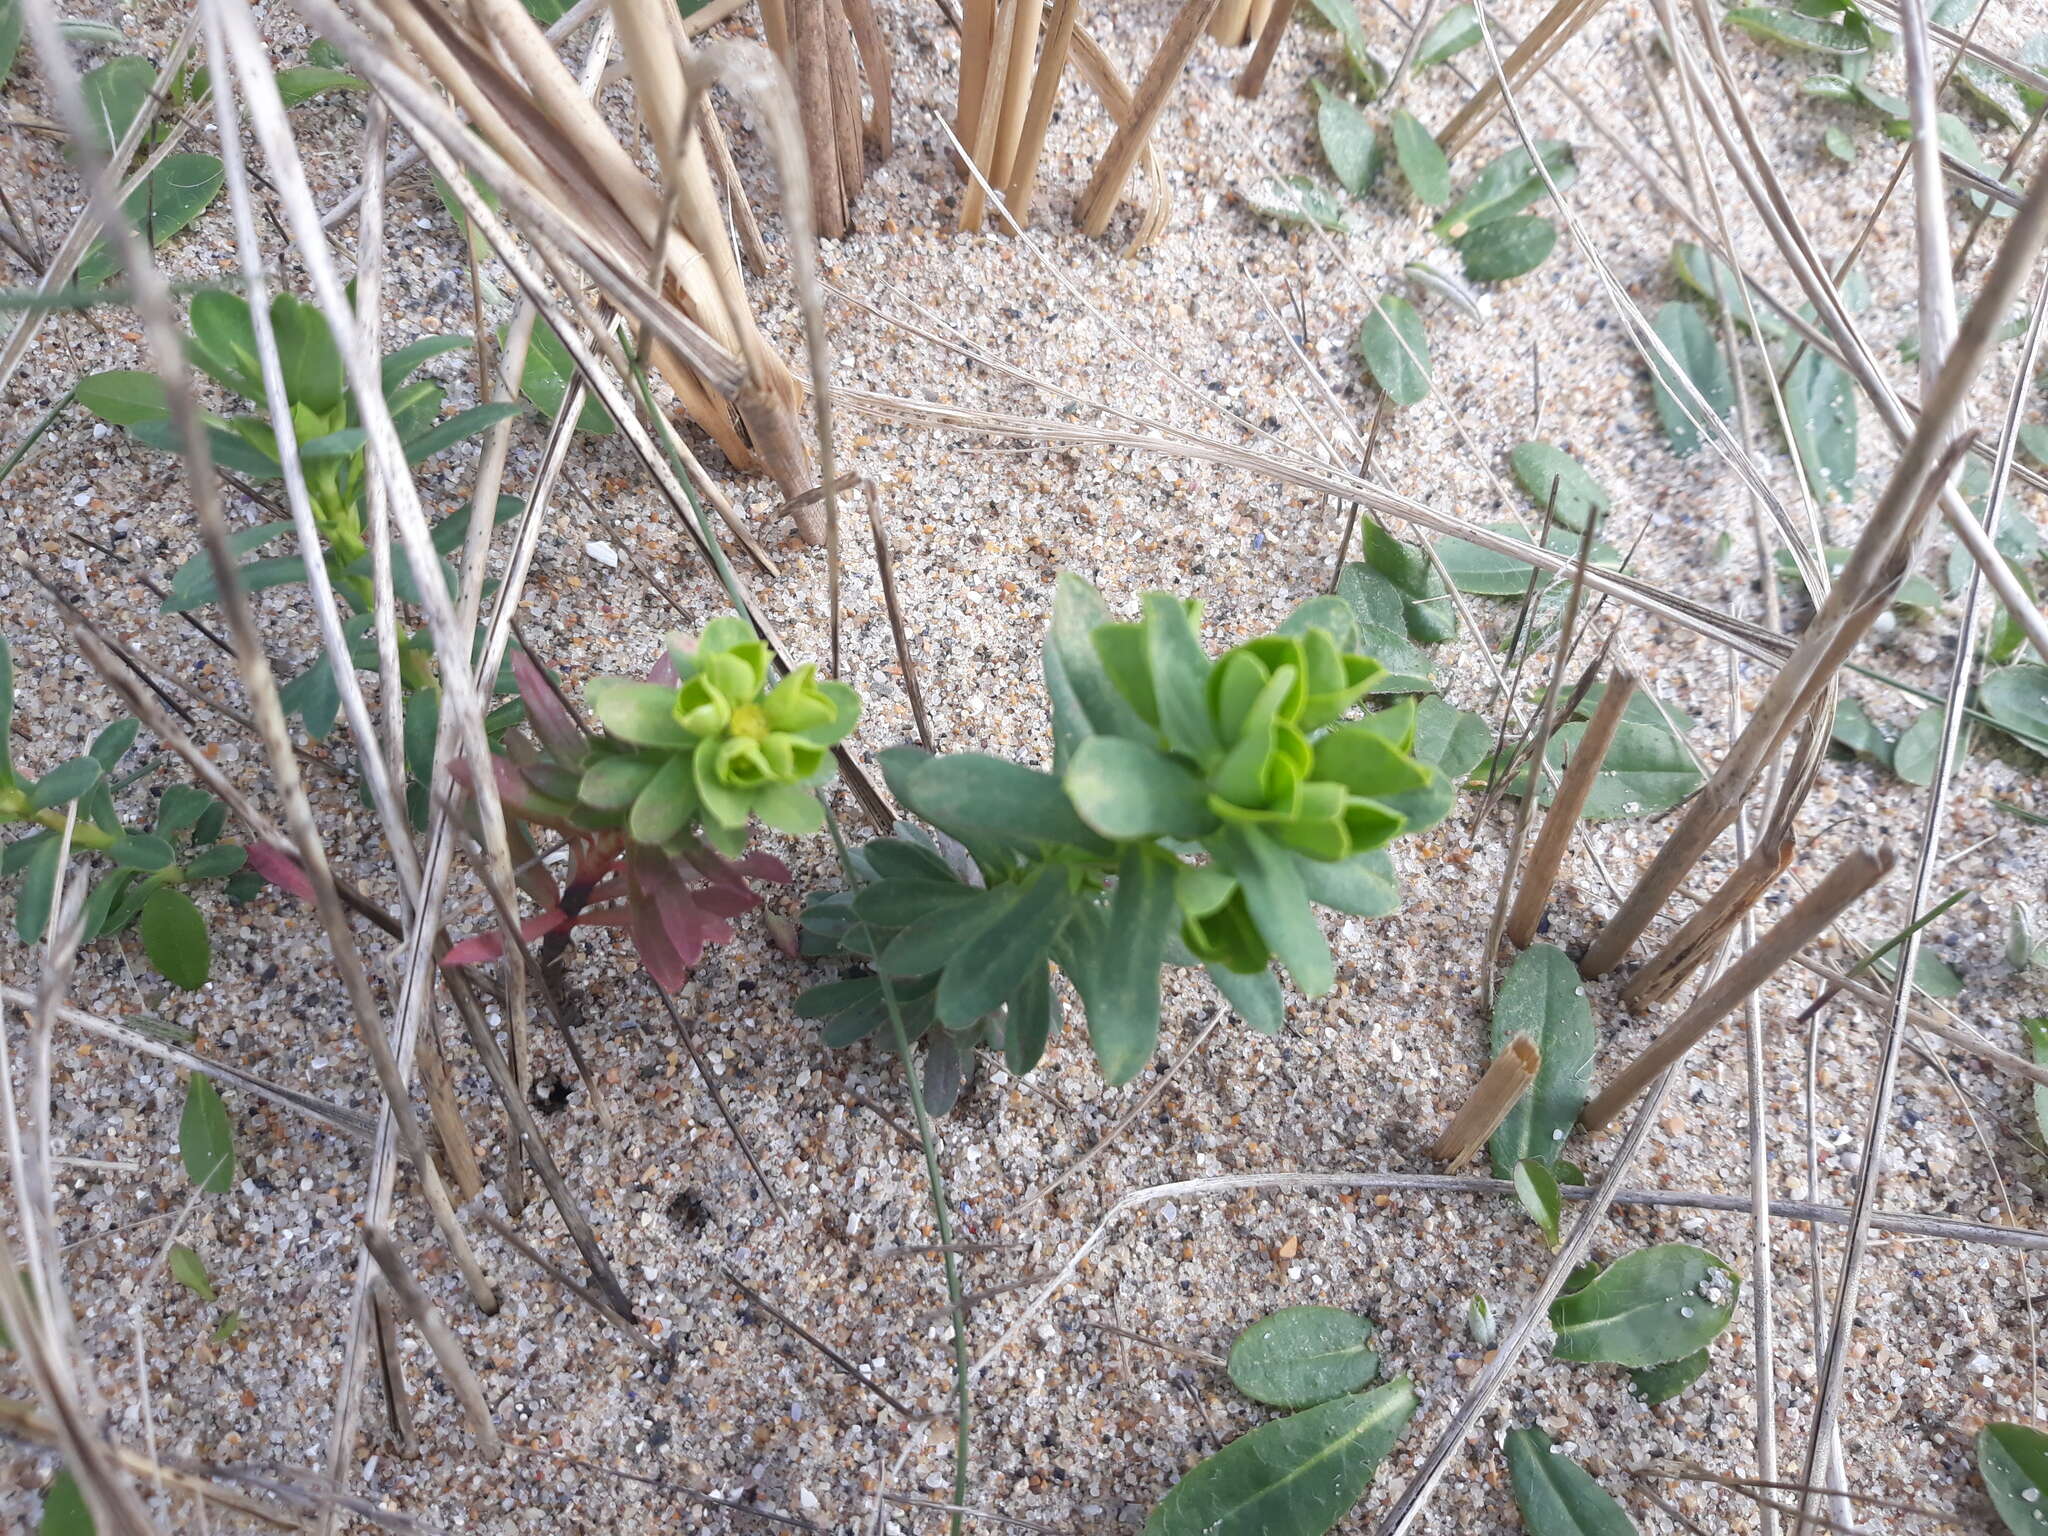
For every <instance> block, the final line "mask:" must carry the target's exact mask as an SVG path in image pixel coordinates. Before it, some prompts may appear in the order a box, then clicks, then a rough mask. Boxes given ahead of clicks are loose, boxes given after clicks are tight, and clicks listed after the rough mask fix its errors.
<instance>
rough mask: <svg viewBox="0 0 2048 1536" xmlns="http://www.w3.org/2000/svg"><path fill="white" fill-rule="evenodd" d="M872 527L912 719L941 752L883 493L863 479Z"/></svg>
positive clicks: (928, 746) (921, 736) (929, 745)
mask: <svg viewBox="0 0 2048 1536" xmlns="http://www.w3.org/2000/svg"><path fill="white" fill-rule="evenodd" d="M860 486H861V490H862V491H863V492H865V493H866V500H867V509H868V528H869V530H870V531H871V532H873V534H874V536H875V570H876V571H877V572H878V573H879V574H880V575H881V578H882V609H883V611H884V612H885V613H887V614H888V616H889V634H890V635H891V637H892V638H893V639H894V640H895V642H896V664H897V665H898V666H900V667H901V668H903V693H904V697H906V698H907V699H909V700H910V718H911V719H912V720H914V721H915V722H916V723H917V739H918V740H919V741H920V742H922V743H923V744H924V749H925V751H927V752H936V751H938V750H939V749H938V745H937V743H936V741H935V740H934V738H933V736H932V723H931V721H930V720H929V719H928V718H926V716H925V712H924V689H923V688H922V687H921V686H919V684H918V681H917V662H916V659H915V658H914V657H912V655H911V654H910V636H909V634H908V633H906V632H905V629H904V625H903V605H902V603H900V602H899V601H898V600H897V597H896V559H895V556H894V555H892V554H891V553H890V551H889V535H888V534H887V533H885V532H884V531H883V529H882V508H881V499H882V498H881V492H880V491H879V490H878V489H877V488H876V486H875V482H874V481H873V480H870V479H867V478H866V477H863V478H862V479H861V482H860Z"/></svg>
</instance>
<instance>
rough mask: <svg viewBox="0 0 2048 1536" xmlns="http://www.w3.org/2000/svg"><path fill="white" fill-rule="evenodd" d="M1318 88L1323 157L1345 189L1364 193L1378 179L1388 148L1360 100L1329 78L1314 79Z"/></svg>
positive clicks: (1369, 189)
mask: <svg viewBox="0 0 2048 1536" xmlns="http://www.w3.org/2000/svg"><path fill="white" fill-rule="evenodd" d="M1314 85H1315V90H1316V135H1317V137H1318V138H1320V139H1321V140H1322V145H1323V158H1324V159H1325V160H1327V161H1329V163H1330V170H1331V172H1332V173H1333V174H1334V175H1335V176H1336V178H1337V180H1338V182H1339V183H1341V184H1342V186H1343V188H1344V190H1345V191H1346V192H1349V193H1350V194H1351V195H1352V196H1353V197H1363V196H1365V194H1366V193H1367V192H1369V191H1371V190H1372V184H1373V183H1374V182H1375V181H1377V180H1379V175H1380V164H1381V162H1382V161H1383V160H1384V159H1385V152H1384V151H1383V150H1382V149H1381V148H1380V140H1379V135H1378V134H1376V133H1374V132H1373V127H1372V123H1371V122H1370V121H1368V120H1367V118H1366V115H1365V114H1364V113H1363V112H1361V111H1359V110H1358V107H1357V104H1356V103H1354V102H1353V101H1352V100H1351V98H1350V97H1349V96H1346V95H1345V94H1344V93H1343V92H1342V91H1339V90H1336V89H1334V88H1333V87H1332V86H1331V85H1330V84H1329V83H1328V82H1327V81H1324V80H1317V81H1315V82H1314Z"/></svg>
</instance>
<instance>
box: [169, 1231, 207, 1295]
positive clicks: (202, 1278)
mask: <svg viewBox="0 0 2048 1536" xmlns="http://www.w3.org/2000/svg"><path fill="white" fill-rule="evenodd" d="M170 1271H171V1278H172V1279H173V1280H175V1281H177V1282H178V1284H180V1285H182V1286H184V1287H185V1289H186V1290H188V1291H190V1292H192V1293H193V1294H194V1295H195V1296H197V1297H198V1298H199V1299H200V1300H201V1301H212V1300H214V1289H213V1281H212V1280H210V1279H208V1278H207V1274H206V1265H205V1263H204V1262H202V1261H201V1259H200V1257H199V1255H198V1253H197V1252H196V1251H194V1250H193V1249H191V1248H188V1247H186V1246H185V1244H183V1243H173V1244H171V1256H170Z"/></svg>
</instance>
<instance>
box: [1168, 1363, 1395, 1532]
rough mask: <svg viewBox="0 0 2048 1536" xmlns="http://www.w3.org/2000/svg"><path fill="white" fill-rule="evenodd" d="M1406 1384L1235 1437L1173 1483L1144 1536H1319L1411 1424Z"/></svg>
mask: <svg viewBox="0 0 2048 1536" xmlns="http://www.w3.org/2000/svg"><path fill="white" fill-rule="evenodd" d="M1417 1401H1418V1399H1417V1398H1416V1395H1415V1387H1414V1384H1413V1383H1412V1382H1410V1381H1409V1379H1408V1378H1407V1377H1406V1376H1401V1377H1397V1378H1396V1379H1394V1380H1393V1381H1390V1382H1388V1383H1387V1384H1386V1385H1385V1386H1383V1387H1380V1388H1378V1389H1377V1390H1376V1391H1372V1392H1366V1393H1362V1394H1354V1395H1351V1396H1347V1397H1340V1398H1336V1399H1334V1400H1332V1401H1330V1402H1327V1403H1324V1404H1322V1405H1321V1406H1320V1407H1316V1408H1310V1409H1307V1410H1305V1411H1304V1412H1301V1413H1296V1414H1291V1415H1289V1416H1288V1417H1287V1418H1284V1419H1275V1420H1273V1421H1272V1422H1271V1423H1269V1424H1262V1425H1260V1426H1259V1427H1258V1428H1257V1429H1255V1430H1253V1431H1252V1432H1251V1433H1250V1434H1247V1435H1241V1436H1239V1437H1238V1438H1237V1439H1235V1440H1233V1441H1231V1442H1230V1444H1228V1445H1226V1446H1225V1447H1223V1449H1222V1450H1220V1451H1218V1452H1217V1453H1216V1454H1215V1455H1213V1456H1211V1457H1209V1458H1208V1460H1206V1461H1203V1462H1201V1463H1199V1464H1197V1465H1196V1466H1195V1468H1194V1469H1193V1470H1192V1471H1190V1472H1189V1473H1188V1474H1187V1476H1185V1477H1183V1478H1182V1479H1181V1480H1180V1481H1179V1482H1178V1483H1176V1484H1174V1486H1173V1490H1172V1491H1171V1492H1170V1493H1168V1494H1167V1496H1166V1497H1165V1498H1164V1499H1162V1500H1160V1502H1159V1505H1158V1507H1157V1508H1155V1509H1154V1510H1153V1511H1152V1518H1151V1519H1149V1520H1147V1521H1146V1522H1145V1530H1144V1536H1322V1533H1323V1532H1324V1531H1327V1530H1328V1529H1329V1528H1330V1527H1331V1526H1333V1525H1335V1524H1336V1523H1337V1522H1338V1521H1339V1520H1340V1519H1342V1518H1343V1516H1344V1513H1345V1511H1346V1510H1348V1509H1350V1508H1351V1506H1352V1505H1353V1504H1355V1503H1356V1502H1357V1501H1358V1499H1359V1497H1360V1496H1361V1495H1362V1494H1364V1492H1365V1490H1366V1489H1367V1488H1368V1487H1369V1486H1371V1483H1372V1479H1373V1474H1374V1473H1375V1472H1377V1471H1378V1470H1379V1464H1380V1461H1381V1459H1382V1458H1383V1457H1384V1456H1385V1455H1386V1454H1387V1452H1388V1451H1389V1450H1390V1449H1392V1448H1393V1444H1394V1441H1395V1439H1396V1438H1397V1437H1398V1436H1399V1435H1400V1433H1401V1430H1402V1429H1403V1428H1404V1427H1405V1426H1406V1425H1407V1423H1408V1420H1409V1419H1410V1418H1411V1417H1412V1416H1413V1415H1414V1413H1415V1409H1416V1405H1417Z"/></svg>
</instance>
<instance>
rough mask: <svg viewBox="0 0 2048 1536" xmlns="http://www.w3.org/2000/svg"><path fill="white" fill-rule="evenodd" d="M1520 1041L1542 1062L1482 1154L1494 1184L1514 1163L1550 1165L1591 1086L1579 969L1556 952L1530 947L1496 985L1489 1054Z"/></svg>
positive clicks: (1588, 1026) (1588, 1012)
mask: <svg viewBox="0 0 2048 1536" xmlns="http://www.w3.org/2000/svg"><path fill="white" fill-rule="evenodd" d="M1517 1035H1527V1036H1528V1037H1529V1039H1530V1041H1531V1042H1532V1043H1533V1044H1534V1045H1535V1047H1536V1049H1537V1050H1538V1051H1540V1052H1541V1053H1542V1055H1543V1061H1542V1064H1541V1065H1540V1066H1539V1067H1538V1068H1537V1069H1536V1080H1535V1081H1534V1082H1532V1083H1530V1084H1529V1091H1528V1092H1526V1093H1524V1094H1523V1095H1522V1097H1521V1098H1520V1099H1519V1100H1518V1101H1517V1102H1516V1104H1515V1107H1514V1108H1513V1109H1511V1110H1509V1111H1508V1115H1507V1118H1506V1119H1505V1120H1503V1121H1501V1123H1500V1128H1499V1129H1498V1130H1496V1131H1495V1132H1494V1133H1493V1139H1492V1140H1491V1141H1490V1142H1488V1144H1487V1147H1488V1151H1489V1152H1490V1153H1491V1155H1492V1158H1493V1173H1494V1177H1495V1178H1502V1179H1504V1178H1507V1177H1509V1174H1510V1170H1512V1169H1513V1168H1514V1167H1515V1166H1516V1165H1517V1164H1518V1163H1520V1162H1522V1161H1523V1160H1524V1159H1526V1158H1535V1159H1537V1160H1538V1161H1539V1162H1543V1163H1546V1164H1547V1163H1555V1162H1556V1161H1557V1155H1558V1153H1559V1151H1560V1150H1562V1149H1563V1147H1564V1140H1565V1137H1566V1136H1568V1135H1570V1134H1571V1128H1572V1126H1573V1125H1574V1124H1575V1123H1576V1122H1577V1120H1578V1118H1579V1111H1580V1109H1582V1108H1583V1107H1584V1106H1585V1103H1586V1096H1587V1094H1588V1092H1589V1091H1590V1090H1591V1087H1592V1082H1593V1047H1594V1045H1595V1043H1596V1041H1597V1036H1596V1035H1595V1033H1594V1029H1593V1010H1592V1008H1591V1006H1590V1005H1588V1003H1587V1002H1586V989H1585V987H1584V985H1583V984H1582V983H1581V982H1580V980H1579V969H1578V967H1577V966H1575V965H1573V964H1572V962H1571V957H1570V956H1569V955H1567V954H1566V953H1565V952H1564V951H1563V950H1561V949H1558V948H1556V947H1555V946H1554V945H1550V944H1532V945H1530V946H1529V948H1528V949H1526V950H1524V951H1523V952H1522V954H1521V955H1520V957H1519V958H1517V959H1516V961H1515V963H1514V965H1513V966H1511V967H1510V968H1509V970H1508V974H1507V977H1506V979H1505V980H1503V981H1502V982H1501V987H1500V995H1499V996H1498V997H1497V998H1495V999H1494V1004H1493V1040H1492V1047H1493V1054H1494V1055H1496V1056H1498V1055H1499V1054H1500V1053H1501V1052H1502V1051H1504V1050H1506V1049H1507V1048H1508V1043H1509V1042H1510V1041H1512V1040H1513V1039H1514V1038H1515V1036H1517Z"/></svg>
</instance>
